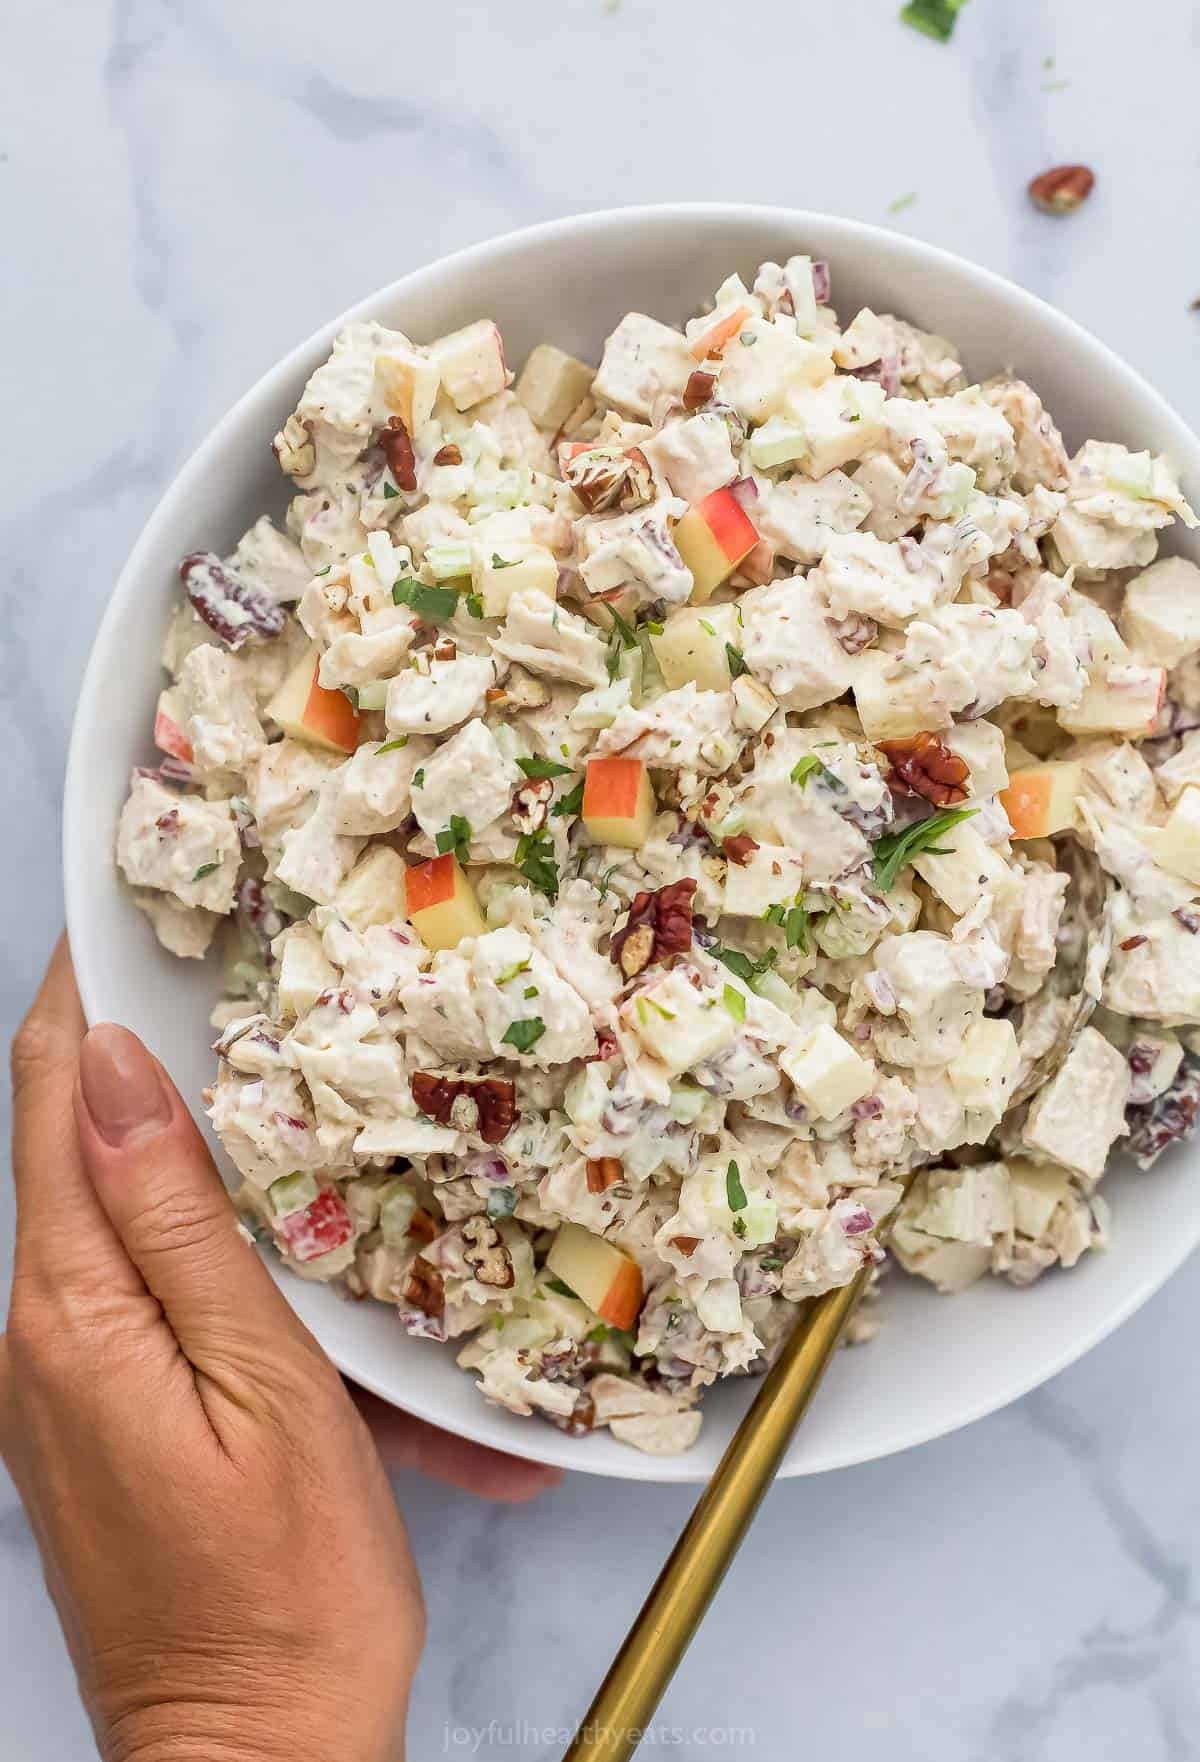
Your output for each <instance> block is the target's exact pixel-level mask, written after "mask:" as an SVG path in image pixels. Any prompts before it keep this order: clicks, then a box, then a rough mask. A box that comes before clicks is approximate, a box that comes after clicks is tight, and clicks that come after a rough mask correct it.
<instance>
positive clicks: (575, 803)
mask: <svg viewBox="0 0 1200 1762" xmlns="http://www.w3.org/2000/svg"><path fill="white" fill-rule="evenodd" d="M550 811H551V813H553V814H579V813H582V811H583V778H582V777H581V778H580V779H579V782H578V783H577V784H576V785H575V787H574V789H572V790H568V792H567V794H566V795H564V796H563V797H562V799H561V801H556V802H555V804H554V806H553V808H552V809H551V810H550Z"/></svg>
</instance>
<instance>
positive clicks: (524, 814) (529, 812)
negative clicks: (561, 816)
mask: <svg viewBox="0 0 1200 1762" xmlns="http://www.w3.org/2000/svg"><path fill="white" fill-rule="evenodd" d="M553 794H554V784H553V782H552V781H551V779H550V778H549V777H531V778H530V779H529V781H528V783H522V784H521V786H520V788H518V789H514V790H513V798H512V804H511V809H510V811H511V813H512V817H513V824H514V825H515V826H516V828H517V831H518V832H524V833H527V834H531V833H534V832H540V831H541V829H542V827H543V826H544V825H545V824H546V821H547V819H548V818H549V816H550V798H551V796H552V795H553Z"/></svg>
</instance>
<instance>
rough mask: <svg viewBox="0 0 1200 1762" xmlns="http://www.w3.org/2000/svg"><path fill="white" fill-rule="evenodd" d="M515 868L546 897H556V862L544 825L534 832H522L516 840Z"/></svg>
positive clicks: (552, 846)
mask: <svg viewBox="0 0 1200 1762" xmlns="http://www.w3.org/2000/svg"><path fill="white" fill-rule="evenodd" d="M514 860H515V862H516V866H517V868H518V869H519V870H520V871H521V873H522V875H524V877H525V879H526V880H527V881H528V882H529V884H530V885H531V886H532V887H536V888H537V890H538V892H539V893H544V894H545V895H546V898H547V899H557V898H558V863H557V861H556V859H555V855H554V845H553V843H552V842H551V838H550V834H549V833H548V832H547V830H546V828H545V827H544V826H542V827H540V828H539V829H538V831H536V832H524V833H522V834H521V837H520V838H519V839H518V840H517V854H516V857H515V859H514Z"/></svg>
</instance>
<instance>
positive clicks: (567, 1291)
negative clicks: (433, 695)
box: [546, 1279, 579, 1303]
mask: <svg viewBox="0 0 1200 1762" xmlns="http://www.w3.org/2000/svg"><path fill="white" fill-rule="evenodd" d="M546 1289H547V1291H554V1292H556V1293H557V1294H558V1296H560V1297H572V1298H574V1299H575V1302H576V1303H578V1302H579V1299H578V1297H576V1296H575V1293H574V1291H572V1289H571V1287H570V1285H567V1284H564V1283H563V1281H562V1279H547V1280H546Z"/></svg>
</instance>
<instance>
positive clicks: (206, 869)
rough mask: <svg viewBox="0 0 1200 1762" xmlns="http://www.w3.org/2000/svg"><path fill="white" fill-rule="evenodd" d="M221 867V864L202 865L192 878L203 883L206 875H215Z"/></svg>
mask: <svg viewBox="0 0 1200 1762" xmlns="http://www.w3.org/2000/svg"><path fill="white" fill-rule="evenodd" d="M220 867H221V865H220V863H201V865H200V867H199V868H198V869H197V870H196V873H195V874H194V875H193V876H192V880H193V881H203V879H204V877H205V876H206V875H213V874H215V873H216V871H217V870H218V869H219V868H220Z"/></svg>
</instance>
